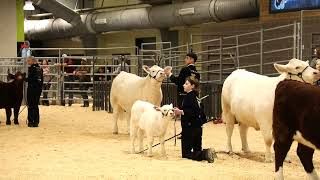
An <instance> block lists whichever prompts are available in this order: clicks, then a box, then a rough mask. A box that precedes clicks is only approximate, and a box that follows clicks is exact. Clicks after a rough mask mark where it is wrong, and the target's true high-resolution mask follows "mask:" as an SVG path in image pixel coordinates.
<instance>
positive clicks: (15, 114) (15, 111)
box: [13, 106, 20, 124]
mask: <svg viewBox="0 0 320 180" xmlns="http://www.w3.org/2000/svg"><path fill="white" fill-rule="evenodd" d="M19 110H20V106H18V107H15V108H14V111H13V112H14V121H13V122H14V124H19V120H18V116H19Z"/></svg>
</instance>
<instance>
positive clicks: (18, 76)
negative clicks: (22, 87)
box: [7, 71, 26, 82]
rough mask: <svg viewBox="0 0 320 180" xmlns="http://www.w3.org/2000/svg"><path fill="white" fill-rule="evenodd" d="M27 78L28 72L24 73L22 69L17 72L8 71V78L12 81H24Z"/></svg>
mask: <svg viewBox="0 0 320 180" xmlns="http://www.w3.org/2000/svg"><path fill="white" fill-rule="evenodd" d="M25 78H26V73H22V72H20V71H18V72H16V74H11V73H8V76H7V80H8V81H9V82H10V81H16V82H23V81H24V79H25Z"/></svg>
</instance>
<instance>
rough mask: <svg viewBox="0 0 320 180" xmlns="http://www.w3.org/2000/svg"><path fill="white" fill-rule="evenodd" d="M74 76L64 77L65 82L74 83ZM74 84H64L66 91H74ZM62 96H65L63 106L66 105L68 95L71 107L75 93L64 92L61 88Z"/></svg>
mask: <svg viewBox="0 0 320 180" xmlns="http://www.w3.org/2000/svg"><path fill="white" fill-rule="evenodd" d="M74 79H75V78H74V76H71V75H69V76H65V77H64V82H74ZM73 88H74V84H71V83H70V84H69V83H64V90H67V91H72V90H74V89H73ZM61 91H62V92H61V94H62V95H63V100H62V101H61V104H62V105H64V104H65V97H66V96H65V95H66V94H68V95H69V96H68V97H69V98H68V99H69V100H68V104H69V105H71V104H72V103H73V92H63V89H62V88H61Z"/></svg>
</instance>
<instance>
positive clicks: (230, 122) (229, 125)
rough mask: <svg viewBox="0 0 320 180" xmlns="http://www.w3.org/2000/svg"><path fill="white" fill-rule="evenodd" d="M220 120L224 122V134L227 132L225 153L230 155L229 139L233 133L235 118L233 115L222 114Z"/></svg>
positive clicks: (228, 113)
mask: <svg viewBox="0 0 320 180" xmlns="http://www.w3.org/2000/svg"><path fill="white" fill-rule="evenodd" d="M222 119H223V120H224V121H225V122H226V132H227V138H228V140H227V149H226V151H227V152H229V153H231V152H232V145H231V137H232V133H233V128H234V123H235V118H234V116H233V114H231V113H230V112H224V113H223V114H222Z"/></svg>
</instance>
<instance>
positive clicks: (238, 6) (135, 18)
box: [25, 0, 259, 40]
mask: <svg viewBox="0 0 320 180" xmlns="http://www.w3.org/2000/svg"><path fill="white" fill-rule="evenodd" d="M258 15H259V0H201V1H191V2H185V3H178V4H167V5H159V6H153V7H149V8H138V9H126V10H119V11H109V12H95V13H89V14H85V15H81V21H82V24H81V25H78V26H77V27H73V26H72V25H70V24H69V23H68V22H66V21H64V20H62V19H47V20H36V21H35V20H26V21H25V34H26V37H27V38H28V39H41V40H42V39H49V38H65V37H72V36H78V35H83V34H88V33H89V34H93V33H102V32H109V31H119V30H121V31H123V30H131V29H146V28H168V27H174V26H188V25H195V24H201V23H207V22H211V21H215V22H219V21H226V20H230V19H238V18H245V17H256V16H258Z"/></svg>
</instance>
